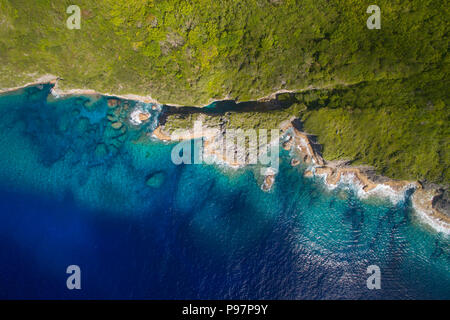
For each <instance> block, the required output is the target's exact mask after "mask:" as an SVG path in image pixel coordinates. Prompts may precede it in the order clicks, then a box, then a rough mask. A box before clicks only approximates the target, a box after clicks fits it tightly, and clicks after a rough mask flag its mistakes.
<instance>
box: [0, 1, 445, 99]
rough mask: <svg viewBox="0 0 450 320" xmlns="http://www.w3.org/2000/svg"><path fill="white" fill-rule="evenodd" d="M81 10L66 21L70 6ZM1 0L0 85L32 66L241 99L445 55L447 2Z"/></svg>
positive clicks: (103, 81)
mask: <svg viewBox="0 0 450 320" xmlns="http://www.w3.org/2000/svg"><path fill="white" fill-rule="evenodd" d="M74 3H76V4H77V5H78V6H79V7H80V8H81V11H82V20H81V29H80V30H69V29H67V28H66V20H67V18H68V16H69V15H68V14H66V9H67V7H68V6H69V5H71V4H74ZM369 4H371V3H369V2H366V1H361V0H345V1H328V0H298V1H295V0H244V1H235V0H222V1H212V0H196V1H186V0H97V1H93V0H77V1H72V0H60V1H54V0H35V1H29V0H0V62H1V63H0V66H1V67H0V87H12V86H16V85H20V84H22V83H23V82H25V81H31V80H33V79H35V78H36V77H37V76H38V75H43V74H47V73H50V74H54V75H57V76H61V77H62V78H64V82H63V83H61V85H62V86H63V87H65V88H89V89H96V90H99V91H101V92H114V93H118V94H119V93H136V94H141V95H147V94H150V95H152V96H153V97H154V98H156V99H158V100H159V101H160V102H163V103H177V104H181V105H201V104H207V102H208V101H209V100H210V99H212V98H223V97H225V96H227V95H228V96H230V97H233V98H239V99H240V100H241V101H244V100H252V99H255V98H259V97H261V96H265V95H268V94H270V93H272V92H275V91H276V90H279V89H292V90H298V89H302V88H306V87H308V86H314V87H324V86H330V85H332V86H334V85H336V84H352V83H358V82H361V81H372V80H380V79H396V78H405V77H408V76H411V75H413V74H418V73H421V72H423V71H424V70H429V69H430V68H432V67H440V68H442V67H444V64H445V63H448V56H447V50H448V39H447V36H446V34H447V33H448V28H447V26H448V21H447V17H448V16H449V15H448V10H449V8H448V6H446V5H445V3H444V2H442V1H439V0H425V1H423V0H414V1H408V2H405V1H401V0H395V1H393V0H379V1H377V5H378V6H380V8H381V10H382V28H381V30H368V29H367V27H366V20H367V18H368V16H369V15H368V14H367V13H366V9H367V7H368V5H369Z"/></svg>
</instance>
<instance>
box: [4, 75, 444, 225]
mask: <svg viewBox="0 0 450 320" xmlns="http://www.w3.org/2000/svg"><path fill="white" fill-rule="evenodd" d="M58 81H59V78H58V77H56V76H53V75H45V76H43V77H41V78H39V79H37V80H36V81H35V82H32V83H28V84H26V85H24V86H21V87H16V88H7V89H1V90H0V93H7V92H12V91H16V90H19V89H22V88H25V87H29V86H34V85H43V84H54V85H55V86H54V87H53V88H52V94H53V95H54V96H56V97H64V96H70V95H102V96H106V97H111V98H118V99H125V100H135V101H139V102H144V103H153V104H159V103H158V102H157V101H156V100H154V99H152V98H151V97H150V96H145V97H144V96H138V95H133V94H130V95H114V94H108V93H100V92H97V91H95V90H87V89H73V90H61V89H59V88H58V86H57V84H58ZM283 92H287V91H283ZM272 96H273V94H272V95H270V96H268V97H265V98H262V99H268V98H270V97H272ZM173 106H177V105H173ZM138 117H140V118H142V120H143V121H145V120H146V119H144V118H143V117H144V116H143V115H142V114H139V115H138ZM294 120H295V119H294V118H293V119H290V120H289V121H286V122H284V123H282V124H281V126H280V129H281V132H282V133H283V134H284V137H285V138H284V139H285V140H284V142H283V148H284V149H285V150H292V149H294V150H295V152H296V153H297V154H298V156H299V157H300V158H301V159H302V160H303V162H304V163H306V164H307V165H308V166H309V167H308V169H307V170H306V171H305V172H304V176H305V177H314V176H317V177H321V178H323V180H324V182H325V184H326V185H327V186H328V187H329V188H336V187H337V186H338V185H339V184H340V183H350V184H352V185H354V186H355V187H356V188H357V191H358V195H359V196H360V197H362V198H365V197H369V196H372V195H376V196H387V197H388V198H390V199H391V200H392V201H394V202H395V201H397V200H398V199H402V198H404V197H405V195H406V193H407V192H408V191H411V192H412V196H411V201H412V206H413V208H414V209H415V211H416V212H417V213H418V215H419V217H420V218H421V220H423V221H424V222H426V223H427V224H429V225H431V226H432V227H433V228H434V229H435V230H437V231H439V232H443V233H445V234H450V201H449V196H448V194H447V190H444V189H443V188H442V187H441V186H436V185H426V184H423V183H420V182H418V181H399V180H393V179H389V178H387V177H383V176H379V175H376V174H375V173H374V171H373V169H372V168H370V167H355V166H350V165H348V164H347V162H345V161H344V162H342V161H338V162H326V161H325V160H324V159H323V158H322V156H321V155H320V152H319V149H320V145H318V144H316V143H315V142H314V141H313V139H312V136H310V135H308V134H307V133H305V132H301V131H300V130H298V129H297V128H296V127H295V125H294ZM204 132H205V134H203V135H202V136H200V137H195V136H194V133H193V132H191V131H187V132H186V133H185V134H184V135H181V136H179V137H177V139H175V140H174V139H173V137H172V136H171V135H170V134H168V133H167V132H165V131H164V129H163V128H162V127H161V126H158V127H157V128H156V129H155V130H154V131H153V132H152V136H153V137H154V138H156V139H158V140H161V141H180V140H190V139H196V138H204V139H205V153H206V154H208V152H209V155H210V156H215V157H220V159H219V161H220V162H221V163H223V164H225V165H228V166H230V167H240V166H242V164H241V163H240V162H233V161H229V160H228V159H227V158H226V157H223V156H221V154H215V153H214V152H213V151H212V150H214V148H212V146H214V145H215V143H214V140H215V138H216V137H215V135H214V134H212V133H211V132H209V131H208V130H206V131H204ZM298 164H299V162H298V159H293V161H291V165H292V166H296V165H298ZM275 176H276V173H272V174H267V175H265V177H264V183H263V185H262V186H261V188H262V189H263V190H264V191H270V189H271V188H272V186H273V184H274V182H275Z"/></svg>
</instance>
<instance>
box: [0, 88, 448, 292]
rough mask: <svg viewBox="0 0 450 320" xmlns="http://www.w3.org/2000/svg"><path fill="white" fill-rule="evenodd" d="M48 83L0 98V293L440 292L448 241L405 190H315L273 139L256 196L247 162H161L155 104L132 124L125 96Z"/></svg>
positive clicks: (255, 176)
mask: <svg viewBox="0 0 450 320" xmlns="http://www.w3.org/2000/svg"><path fill="white" fill-rule="evenodd" d="M49 91H50V86H41V87H30V88H26V89H23V90H19V91H17V92H14V93H9V94H6V95H3V96H1V97H0V132H1V134H0V150H1V152H0V298H8V299H12V298H38V299H41V298H57V299H59V298H69V299H79V298H100V299H104V298H124V299H132V298H148V299H175V298H176V299H197V298H201V299H336V298H338V299H374V298H381V299H388V298H394V299H412V298H426V299H429V298H441V299H449V298H450V264H449V262H450V241H449V239H448V238H447V237H445V236H443V235H442V234H439V233H437V232H434V231H433V230H432V229H430V228H429V227H427V226H426V225H424V224H422V223H421V222H420V221H419V220H418V219H417V218H416V216H415V213H414V212H413V211H412V210H411V208H410V202H409V200H408V199H407V200H405V201H401V202H399V203H397V204H392V203H390V202H389V201H387V200H382V199H372V200H364V201H361V200H360V199H358V198H357V197H356V196H355V194H354V192H353V191H352V190H351V189H349V188H344V187H340V188H338V189H336V190H333V191H328V190H326V188H325V187H324V185H323V183H322V182H321V181H320V180H311V179H306V178H304V177H303V174H302V168H300V167H294V168H293V167H291V166H290V165H289V160H290V158H289V155H288V154H287V152H286V151H284V150H283V151H282V152H281V164H280V173H279V174H278V175H277V178H276V182H275V185H274V187H273V190H272V191H271V192H269V193H265V192H263V191H261V188H260V184H261V177H260V176H259V170H257V169H256V168H252V167H249V168H246V169H239V170H233V169H227V168H222V167H217V166H208V165H181V166H176V165H174V164H173V163H172V162H171V158H170V153H171V150H172V147H173V145H171V144H164V143H161V142H158V141H154V140H152V139H151V138H150V137H149V135H148V133H149V132H151V131H152V130H153V128H154V127H155V126H156V121H157V118H158V113H159V111H158V110H156V111H151V112H152V119H151V121H149V122H148V123H147V124H145V125H143V126H140V127H134V126H132V125H131V124H130V123H128V122H127V121H126V119H127V117H128V116H129V112H130V111H131V110H132V109H133V108H135V107H136V106H135V103H134V102H126V103H124V104H123V105H122V106H121V107H120V108H119V107H116V108H109V107H108V106H107V103H106V99H105V98H104V97H100V96H98V97H82V96H79V97H71V98H64V99H54V98H53V97H52V96H51V95H49ZM141 107H142V108H147V109H148V110H151V108H150V106H149V105H142V106H141ZM118 108H119V109H118ZM116 110H119V111H120V112H119V111H116ZM108 117H109V118H110V120H111V119H113V118H114V119H115V120H114V121H116V120H117V119H119V120H120V121H122V122H123V123H124V124H123V127H122V128H120V129H113V128H112V127H111V122H110V120H108ZM152 176H157V177H158V179H157V180H158V183H156V184H152V185H148V184H146V181H147V179H148V178H149V177H152ZM73 264H75V265H78V266H80V268H81V286H82V289H81V290H68V289H67V288H66V279H67V277H68V274H66V268H67V266H69V265H73ZM369 265H378V266H379V267H380V269H381V289H380V290H369V289H368V288H367V286H366V279H367V278H368V277H369V275H368V274H367V273H366V269H367V267H368V266H369Z"/></svg>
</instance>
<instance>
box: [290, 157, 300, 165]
mask: <svg viewBox="0 0 450 320" xmlns="http://www.w3.org/2000/svg"><path fill="white" fill-rule="evenodd" d="M299 164H300V160H298V159H295V158H293V159H292V160H291V166H293V167H296V166H298V165H299Z"/></svg>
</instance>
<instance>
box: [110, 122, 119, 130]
mask: <svg viewBox="0 0 450 320" xmlns="http://www.w3.org/2000/svg"><path fill="white" fill-rule="evenodd" d="M111 127H113V128H114V129H116V130H118V129H120V128H122V122H119V121H117V122H114V123H111Z"/></svg>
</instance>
